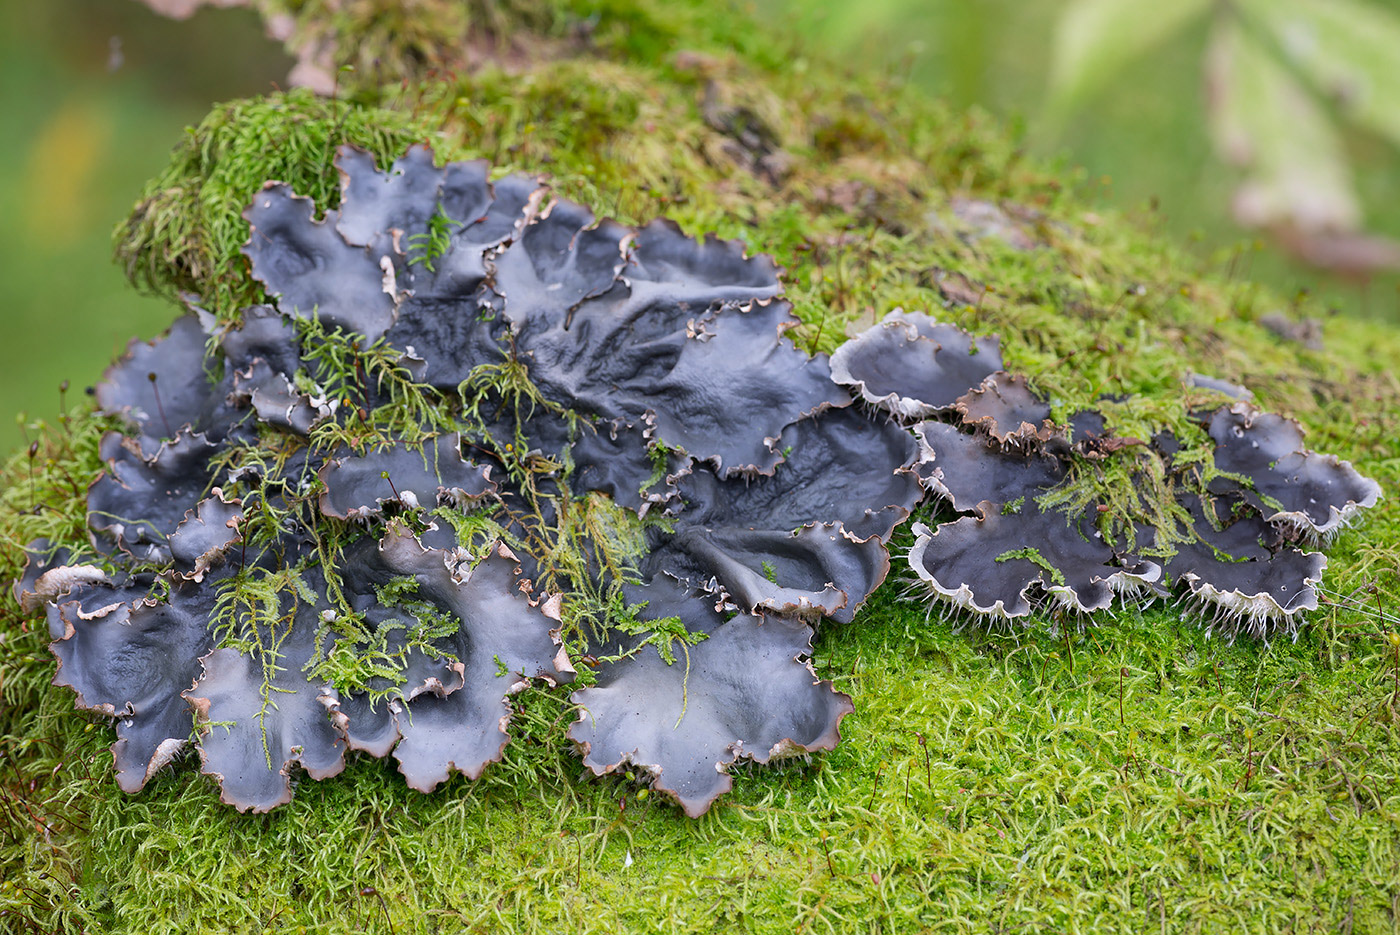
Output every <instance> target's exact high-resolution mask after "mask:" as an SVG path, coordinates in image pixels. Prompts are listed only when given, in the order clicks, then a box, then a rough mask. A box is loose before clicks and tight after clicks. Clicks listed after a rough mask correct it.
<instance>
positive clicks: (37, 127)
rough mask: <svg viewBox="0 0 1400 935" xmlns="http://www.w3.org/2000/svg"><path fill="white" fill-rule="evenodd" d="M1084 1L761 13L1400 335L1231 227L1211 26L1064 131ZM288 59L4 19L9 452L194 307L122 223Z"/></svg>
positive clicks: (122, 24) (1234, 263)
mask: <svg viewBox="0 0 1400 935" xmlns="http://www.w3.org/2000/svg"><path fill="white" fill-rule="evenodd" d="M1065 2H1066V0H977V2H972V0H861V2H859V3H853V2H849V0H839V2H838V0H760V2H759V3H758V13H759V15H761V16H763V17H764V18H765V19H768V20H770V21H772V22H774V23H775V24H776V25H775V28H780V29H786V30H788V31H789V32H791V33H794V34H796V35H798V36H800V37H802V41H804V42H811V43H813V44H814V45H819V46H823V47H825V48H826V49H828V50H829V51H832V52H834V53H835V54H836V58H837V60H838V61H840V62H842V63H843V65H844V66H845V67H847V68H849V69H852V70H865V69H878V70H885V71H888V72H892V73H894V74H896V75H899V76H902V77H906V78H907V79H908V80H910V81H912V82H914V83H915V84H916V85H918V86H919V87H921V88H924V89H927V91H928V93H929V94H938V95H944V96H947V97H948V98H949V99H950V100H951V101H952V102H953V103H955V104H956V105H959V106H963V107H980V108H983V109H986V110H988V111H991V112H993V113H995V114H997V115H999V116H1001V117H1002V118H1004V119H1005V120H1006V121H1007V123H1008V124H1009V125H1010V126H1011V127H1012V128H1013V129H1014V130H1015V132H1017V133H1018V134H1021V135H1022V136H1023V138H1024V140H1025V144H1026V146H1027V147H1028V148H1029V149H1031V150H1033V151H1034V152H1036V153H1038V154H1040V155H1041V156H1043V157H1047V158H1050V159H1054V160H1059V161H1060V162H1061V163H1062V164H1063V165H1064V166H1065V167H1066V169H1067V171H1070V172H1071V173H1072V174H1073V177H1075V178H1077V179H1078V180H1079V182H1080V184H1082V185H1083V186H1084V187H1086V188H1087V189H1088V190H1089V191H1090V192H1091V193H1093V194H1094V195H1096V196H1099V197H1102V198H1103V199H1104V202H1105V203H1106V204H1112V205H1115V206H1117V207H1118V208H1119V209H1121V210H1124V211H1126V212H1128V213H1129V214H1131V215H1134V216H1135V217H1137V218H1138V220H1139V221H1140V222H1141V223H1142V224H1144V225H1145V226H1148V227H1151V228H1155V229H1160V230H1162V231H1164V232H1166V233H1168V234H1169V235H1170V236H1174V237H1176V238H1178V239H1179V240H1182V241H1183V242H1187V243H1190V244H1193V245H1194V246H1195V248H1196V249H1197V250H1198V251H1199V253H1200V255H1201V257H1202V258H1203V260H1204V261H1205V262H1206V263H1208V264H1215V265H1217V266H1218V268H1219V269H1220V270H1221V271H1222V272H1226V273H1229V274H1232V275H1242V276H1251V277H1254V278H1258V279H1262V280H1264V281H1266V282H1269V283H1271V284H1272V285H1274V286H1275V287H1276V288H1277V289H1278V290H1279V292H1280V294H1281V295H1283V296H1284V297H1285V298H1287V297H1291V296H1295V295H1297V294H1299V293H1300V292H1301V291H1304V290H1306V291H1307V292H1309V293H1310V294H1311V295H1312V296H1314V297H1315V298H1316V299H1318V300H1319V304H1318V305H1316V306H1314V307H1313V308H1312V309H1311V311H1310V314H1327V313H1333V314H1348V315H1362V316H1368V317H1375V318H1380V319H1385V320H1389V321H1400V291H1397V279H1396V278H1395V277H1393V276H1384V277H1378V278H1376V279H1374V280H1372V281H1370V282H1369V283H1360V282H1357V281H1348V280H1343V279H1340V278H1337V277H1332V276H1326V275H1323V274H1319V273H1317V272H1315V271H1311V270H1308V269H1306V268H1303V267H1301V266H1299V265H1297V264H1295V263H1293V262H1291V261H1290V260H1289V259H1288V258H1287V257H1286V256H1284V255H1283V254H1282V253H1281V252H1279V251H1278V250H1276V249H1275V248H1273V247H1272V246H1270V245H1268V244H1267V243H1265V242H1264V241H1263V240H1262V239H1260V238H1258V237H1256V236H1255V235H1253V234H1250V233H1248V232H1244V231H1242V230H1241V229H1240V228H1239V227H1237V226H1236V225H1235V224H1234V223H1233V222H1232V221H1231V219H1230V217H1229V215H1228V204H1229V200H1230V196H1231V192H1232V191H1233V188H1234V184H1235V182H1236V181H1237V179H1238V176H1237V174H1236V173H1235V172H1234V171H1232V170H1231V169H1229V168H1227V167H1226V166H1224V165H1223V164H1221V163H1220V162H1219V161H1218V159H1217V158H1216V157H1215V156H1214V154H1213V151H1212V149H1211V145H1210V140H1209V137H1208V133H1207V128H1206V116H1205V109H1204V106H1203V98H1204V93H1205V92H1204V89H1203V80H1202V69H1201V63H1202V58H1203V55H1204V50H1205V46H1206V42H1207V23H1206V22H1205V21H1200V22H1196V23H1193V24H1190V25H1188V26H1186V27H1185V28H1184V29H1182V30H1181V31H1180V32H1178V33H1177V34H1175V35H1173V36H1172V37H1170V38H1169V39H1167V40H1166V41H1165V42H1164V43H1163V44H1161V45H1160V46H1158V47H1155V48H1153V49H1151V50H1150V51H1148V52H1145V53H1144V54H1141V55H1138V56H1134V57H1133V60H1132V61H1130V62H1129V63H1128V64H1127V66H1126V67H1125V68H1124V69H1123V70H1122V71H1119V72H1117V73H1116V74H1115V75H1114V76H1113V77H1112V78H1111V79H1110V80H1107V81H1104V82H1103V83H1102V84H1101V85H1100V86H1097V87H1095V88H1093V89H1092V90H1091V92H1090V94H1089V95H1088V97H1087V99H1086V103H1085V104H1084V106H1081V107H1079V108H1078V109H1076V110H1075V111H1074V112H1073V113H1072V114H1071V115H1070V116H1069V118H1068V119H1067V120H1065V121H1061V122H1060V125H1058V126H1051V125H1050V122H1049V121H1047V120H1046V119H1044V114H1045V112H1046V106H1047V105H1046V100H1047V79H1048V76H1049V74H1050V70H1051V65H1052V56H1053V48H1052V46H1053V41H1054V36H1055V27H1056V23H1057V21H1058V19H1059V17H1060V14H1061V12H1062V11H1063V9H1064V6H1065ZM1378 5H1382V6H1387V7H1389V6H1391V4H1378ZM1397 54H1398V55H1400V50H1397ZM290 66H291V60H290V59H289V58H288V57H286V56H285V55H284V54H283V53H282V52H281V50H280V49H279V48H277V46H276V45H275V44H274V43H272V42H271V41H269V40H267V39H265V38H264V37H263V35H262V29H261V25H260V24H259V22H258V21H257V18H256V17H255V16H254V15H253V14H252V13H250V12H248V11H246V10H203V11H201V12H199V13H197V14H196V15H195V16H194V17H193V18H192V19H191V20H189V21H187V22H183V23H178V22H172V21H167V20H164V19H162V18H160V17H158V16H156V15H155V14H153V13H151V12H150V11H148V10H147V9H145V8H144V7H142V6H141V5H139V4H138V3H136V2H134V0H43V2H40V0H27V2H22V0H10V2H7V3H5V4H0V134H3V138H4V139H6V140H7V141H9V145H8V146H6V147H4V148H3V149H0V216H3V217H4V218H5V219H6V221H7V223H5V224H4V225H3V226H0V315H3V319H2V320H3V323H4V330H3V335H4V340H3V341H0V413H3V414H4V418H0V449H3V450H5V451H9V450H12V449H13V448H14V447H15V446H16V445H19V444H22V443H23V442H24V440H25V439H24V436H23V431H22V423H23V422H24V420H25V419H26V418H52V417H53V416H54V415H55V414H56V413H57V412H58V411H59V385H60V383H61V382H62V381H63V380H65V379H67V380H69V381H71V389H70V391H69V392H70V397H71V395H72V394H77V393H81V392H82V391H83V390H84V388H85V387H87V386H89V385H91V384H92V383H94V382H95V381H96V380H97V379H98V378H99V377H100V374H101V371H102V368H103V367H104V366H105V365H106V363H107V362H108V361H109V360H110V359H112V358H113V357H114V356H116V355H117V354H119V353H120V352H121V350H122V349H123V347H124V346H125V344H126V342H127V340H128V339H129V338H131V337H132V336H136V335H139V336H141V337H151V336H153V335H154V334H156V333H157V332H159V331H160V330H162V329H163V328H164V327H165V326H166V324H168V323H169V321H170V320H171V319H172V318H173V317H174V316H175V315H176V314H177V310H176V309H174V308H172V307H170V305H169V304H168V303H166V302H163V301H159V300H155V299H150V298H147V297H143V296H141V295H138V294H137V293H136V292H135V291H134V290H132V289H131V288H130V287H129V286H128V285H127V284H126V282H125V280H124V278H123V276H122V274H121V272H120V270H118V269H117V267H116V266H115V265H114V264H113V263H112V261H111V258H110V257H111V243H110V234H111V230H112V227H113V226H114V225H115V224H116V223H117V222H118V221H120V220H121V219H122V218H123V217H124V216H125V215H126V213H127V212H128V211H129V209H130V207H131V204H132V202H133V201H134V200H135V199H136V197H137V195H138V194H139V192H140V189H141V186H142V184H143V183H144V182H145V181H146V180H147V179H148V178H150V177H151V176H153V175H154V174H155V173H156V172H157V171H158V170H159V169H160V167H161V166H162V165H163V164H164V162H165V160H166V158H167V154H168V153H169V150H170V148H171V147H172V146H173V145H174V144H175V143H176V142H178V140H179V139H180V136H181V133H182V132H183V127H185V126H186V125H188V124H190V123H193V122H195V121H197V120H198V119H199V118H200V117H201V116H202V115H203V114H204V112H205V111H206V110H207V109H208V107H209V105H210V104H211V103H212V102H214V101H217V100H223V99H227V98H232V97H239V96H246V95H251V94H257V93H259V92H262V91H266V90H268V89H270V88H272V87H273V86H274V85H275V84H277V83H279V82H281V81H282V80H283V79H284V76H285V75H286V74H287V71H288V69H289V68H290ZM1344 142H1345V146H1346V152H1347V155H1348V157H1349V158H1350V160H1351V162H1352V165H1353V167H1354V168H1355V170H1356V172H1357V187H1358V190H1359V192H1360V195H1361V199H1362V201H1363V204H1364V206H1365V210H1366V222H1367V224H1368V226H1369V227H1370V228H1371V229H1373V230H1377V231H1381V232H1386V233H1389V234H1391V235H1396V234H1400V199H1397V197H1396V195H1397V186H1400V176H1398V175H1397V173H1396V171H1395V169H1396V166H1397V157H1396V152H1395V150H1394V149H1393V148H1391V147H1390V146H1389V145H1387V144H1385V143H1383V142H1381V141H1379V140H1378V139H1376V138H1373V137H1370V136H1367V135H1365V134H1364V133H1359V132H1355V131H1348V134H1347V135H1346V136H1345V139H1344ZM1074 167H1082V168H1078V169H1076V168H1074ZM17 413H18V414H20V415H19V418H18V419H15V418H12V416H13V415H14V414H17Z"/></svg>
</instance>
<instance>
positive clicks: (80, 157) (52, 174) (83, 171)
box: [20, 96, 112, 252]
mask: <svg viewBox="0 0 1400 935" xmlns="http://www.w3.org/2000/svg"><path fill="white" fill-rule="evenodd" d="M111 135H112V125H111V120H110V119H109V118H108V116H107V115H106V113H104V112H103V111H102V110H101V109H100V108H99V107H98V106H97V105H96V104H94V103H93V102H92V101H90V100H84V99H82V98H80V97H78V96H73V97H70V98H69V99H68V100H67V101H65V102H64V104H63V106H62V107H60V108H59V109H58V111H57V113H55V114H54V115H53V116H52V117H51V118H50V119H49V121H48V123H46V124H45V125H44V128H43V129H42V130H41V131H40V132H39V135H38V138H36V139H35V140H34V144H33V146H32V147H31V148H30V151H29V164H28V166H27V168H26V171H25V184H24V195H23V202H22V203H21V207H20V211H21V214H20V217H21V219H22V220H23V222H24V225H25V229H26V230H28V231H30V232H31V233H32V234H33V235H34V238H33V242H34V245H35V247H36V249H39V250H44V249H47V250H48V251H50V252H55V251H58V250H61V249H63V248H64V247H67V246H69V245H70V244H72V243H73V241H75V240H77V239H78V238H80V237H81V236H82V235H83V234H84V233H85V232H86V230H87V228H86V223H87V219H88V216H89V212H90V211H91V209H92V206H91V204H90V197H89V192H90V189H91V187H92V184H91V183H92V178H93V173H94V171H95V170H96V168H97V159H98V154H99V153H100V152H102V150H103V148H104V147H105V146H106V144H107V141H108V139H109V138H110V137H111Z"/></svg>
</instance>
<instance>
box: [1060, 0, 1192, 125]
mask: <svg viewBox="0 0 1400 935" xmlns="http://www.w3.org/2000/svg"><path fill="white" fill-rule="evenodd" d="M1209 3H1210V0H1070V2H1069V3H1067V4H1066V5H1065V8H1064V12H1063V13H1061V14H1060V21H1059V23H1058V25H1057V26H1056V29H1055V44H1054V60H1053V62H1052V64H1051V69H1050V102H1049V104H1050V111H1051V112H1052V114H1054V115H1056V116H1057V117H1059V118H1062V117H1063V115H1065V114H1066V113H1068V112H1069V111H1070V110H1073V109H1074V108H1075V107H1076V106H1078V105H1079V104H1081V103H1082V102H1083V99H1084V98H1085V97H1086V96H1088V95H1090V94H1092V93H1094V92H1096V91H1100V90H1103V88H1104V86H1105V85H1107V84H1108V82H1109V81H1111V80H1112V79H1113V76H1114V75H1115V74H1117V73H1118V71H1119V70H1121V69H1122V68H1123V66H1124V65H1126V64H1127V63H1128V62H1130V61H1132V60H1133V59H1135V58H1137V57H1138V56H1140V55H1142V54H1143V53H1144V52H1146V51H1148V50H1149V49H1151V48H1153V47H1154V46H1157V45H1160V44H1161V43H1162V42H1164V41H1166V40H1167V39H1169V38H1170V37H1172V36H1173V35H1175V34H1176V33H1178V32H1180V31H1181V29H1183V28H1184V27H1185V26H1186V25H1187V24H1188V23H1190V22H1191V20H1193V19H1195V18H1196V17H1197V16H1199V15H1200V14H1201V13H1202V12H1204V11H1205V10H1206V9H1207V8H1208V6H1209Z"/></svg>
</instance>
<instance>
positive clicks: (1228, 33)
mask: <svg viewBox="0 0 1400 935" xmlns="http://www.w3.org/2000/svg"><path fill="white" fill-rule="evenodd" d="M1206 80H1207V90H1208V92H1209V99H1208V105H1209V111H1210V128H1211V134H1212V136H1213V138H1214V140H1215V145H1216V148H1217V149H1218V150H1219V151H1220V154H1221V157H1222V158H1223V159H1225V160H1227V161H1228V162H1232V163H1234V164H1235V165H1238V166H1240V167H1241V168H1243V169H1244V170H1245V173H1246V175H1245V179H1244V181H1243V182H1242V183H1241V185H1240V187H1239V189H1238V190H1237V191H1236V193H1235V200H1234V205H1233V208H1234V213H1235V218H1236V220H1238V221H1239V222H1240V223H1241V224H1245V225H1249V226H1253V227H1278V226H1284V227H1292V228H1296V229H1298V230H1302V231H1335V230H1354V229H1355V228H1356V227H1357V225H1358V224H1359V223H1360V220H1361V210H1360V207H1359V205H1358V204H1357V199H1356V194H1355V191H1354V190H1353V187H1352V179H1351V170H1350V168H1349V166H1348V164H1347V159H1346V152H1345V150H1344V149H1343V146H1342V142H1341V140H1340V139H1339V138H1338V136H1337V133H1336V130H1335V129H1334V128H1333V126H1332V124H1331V122H1330V121H1329V120H1328V118H1327V115H1326V113H1325V112H1324V111H1323V108H1322V106H1321V104H1320V102H1319V101H1317V100H1315V99H1314V98H1313V97H1312V95H1311V94H1310V93H1309V92H1308V90H1307V88H1305V87H1304V86H1303V85H1302V84H1301V83H1300V82H1299V81H1298V79H1297V78H1295V77H1294V76H1293V74H1292V73H1290V72H1289V70H1288V68H1287V67H1285V66H1284V64H1283V63H1282V62H1280V61H1278V59H1277V58H1275V57H1274V56H1273V55H1271V54H1270V52H1269V50H1268V49H1266V48H1264V47H1263V46H1262V45H1261V44H1260V43H1259V41H1258V40H1257V39H1255V38H1254V37H1253V36H1252V35H1250V34H1249V33H1248V32H1246V30H1245V29H1244V28H1243V27H1242V26H1241V24H1240V22H1239V20H1238V19H1237V18H1236V17H1233V16H1222V17H1219V18H1217V20H1216V22H1215V26H1214V30H1213V33H1212V35H1211V41H1210V48H1209V49H1208V50H1207V53H1206Z"/></svg>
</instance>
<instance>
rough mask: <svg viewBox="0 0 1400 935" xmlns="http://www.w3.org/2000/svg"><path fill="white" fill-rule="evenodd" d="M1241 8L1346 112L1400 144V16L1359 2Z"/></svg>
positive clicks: (1261, 1) (1290, 0) (1296, 1)
mask: <svg viewBox="0 0 1400 935" xmlns="http://www.w3.org/2000/svg"><path fill="white" fill-rule="evenodd" d="M1241 7H1242V9H1243V10H1244V12H1245V13H1246V15H1247V16H1248V17H1249V18H1250V20H1251V21H1252V22H1253V23H1254V24H1256V25H1257V26H1258V27H1259V28H1260V29H1262V30H1264V31H1265V32H1267V33H1268V34H1269V35H1270V36H1271V37H1272V38H1273V39H1274V41H1275V42H1277V43H1278V49H1279V51H1280V52H1281V53H1282V55H1283V56H1284V58H1285V59H1287V61H1288V62H1289V63H1290V64H1292V65H1293V66H1294V67H1295V68H1296V69H1297V70H1298V71H1299V73H1301V74H1303V75H1304V76H1306V77H1307V78H1308V79H1309V80H1311V81H1313V82H1315V83H1316V85H1317V87H1318V89H1319V90H1320V91H1321V92H1322V93H1323V94H1325V95H1327V96H1328V97H1329V98H1331V99H1332V100H1334V101H1336V103H1337V105H1338V107H1339V108H1340V109H1341V111H1342V113H1343V114H1345V115H1346V116H1347V117H1348V118H1350V119H1351V120H1353V121H1355V122H1356V123H1357V124H1359V125H1361V126H1364V127H1366V128H1368V129H1370V130H1372V131H1373V132H1375V133H1378V134H1380V135H1381V136H1384V137H1385V138H1387V139H1389V140H1390V141H1391V142H1392V143H1394V144H1395V145H1397V146H1400V16H1397V15H1396V14H1395V13H1392V12H1391V11H1389V10H1386V9H1383V8H1381V7H1378V6H1375V5H1374V4H1370V3H1364V2H1358V0H1241Z"/></svg>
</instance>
